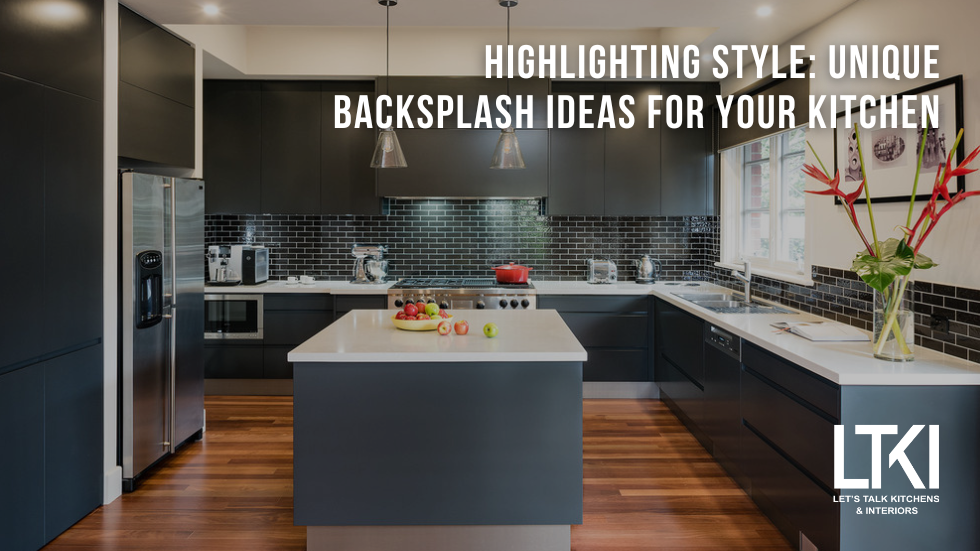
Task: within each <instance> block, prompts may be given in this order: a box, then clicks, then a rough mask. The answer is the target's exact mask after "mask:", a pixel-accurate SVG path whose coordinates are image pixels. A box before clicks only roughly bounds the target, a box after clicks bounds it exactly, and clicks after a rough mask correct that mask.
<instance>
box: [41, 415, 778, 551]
mask: <svg viewBox="0 0 980 551" xmlns="http://www.w3.org/2000/svg"><path fill="white" fill-rule="evenodd" d="M205 406H206V408H207V420H208V426H207V432H206V434H205V437H204V439H203V440H202V441H201V442H195V443H193V444H189V445H187V446H186V447H185V448H184V449H182V450H181V451H180V452H179V453H178V454H177V455H176V456H175V457H173V458H171V459H170V460H169V461H167V462H165V464H164V465H163V466H162V467H161V468H160V469H158V470H157V471H156V472H154V473H153V474H152V475H151V476H150V477H149V478H148V479H147V480H146V481H144V483H143V484H142V485H141V486H140V487H139V488H138V489H137V491H136V492H134V493H131V494H124V495H123V496H122V497H120V498H119V499H117V500H116V501H114V502H113V503H111V504H109V505H106V506H104V507H100V508H99V509H97V510H96V511H94V512H93V513H91V514H90V515H88V516H87V517H85V518H84V519H82V520H81V521H80V522H79V523H78V524H76V525H75V526H73V527H72V528H71V529H69V530H68V531H67V532H65V533H64V534H62V535H61V536H60V537H58V538H57V539H56V540H54V541H53V542H51V543H50V544H49V545H48V546H47V547H45V548H44V549H45V550H50V551H109V550H111V551H137V550H138V551H226V550H227V551H232V550H234V551H267V550H268V551H280V550H281V551H294V550H296V551H299V550H302V549H305V547H306V529H305V527H302V526H299V527H297V526H293V510H292V507H293V499H292V496H293V485H292V484H293V461H292V459H293V457H292V451H293V450H292V430H293V410H292V397H289V396H283V397H279V396H276V397H263V396H208V397H207V398H206V401H205ZM583 411H584V422H583V431H584V433H583V441H584V474H585V476H584V481H583V482H584V485H583V487H584V517H583V524H582V525H581V526H573V527H572V550H573V551H647V550H657V551H681V550H704V551H714V550H718V551H721V550H725V551H743V550H744V551H748V550H753V551H791V550H792V547H791V546H790V545H789V543H788V542H787V541H786V540H785V539H784V538H783V536H782V535H781V534H780V533H779V531H778V530H776V528H775V527H774V526H773V525H772V523H771V522H769V520H768V519H766V517H765V516H763V515H762V513H760V512H759V510H758V508H757V507H756V506H755V504H754V503H752V500H751V499H749V497H748V496H747V495H746V494H745V492H743V491H742V490H741V489H740V488H739V487H738V485H737V484H735V482H734V481H733V480H732V479H731V478H729V477H728V476H727V475H726V474H725V471H724V470H723V469H722V468H721V467H720V466H719V465H718V464H717V463H716V462H715V461H714V460H713V459H712V458H711V456H710V455H709V454H708V453H707V452H706V451H705V450H704V449H703V448H702V447H701V446H700V445H699V444H698V442H697V441H696V440H695V439H694V437H693V436H692V435H691V434H690V433H689V432H688V431H687V430H686V429H685V428H684V426H683V425H682V424H681V423H680V422H679V421H678V420H677V418H676V417H674V416H673V414H671V413H670V411H669V410H668V409H667V408H666V406H664V404H663V403H661V402H659V401H656V400H585V401H584V407H583ZM366 551H368V550H366ZM460 551H465V550H460ZM515 551H519V550H515Z"/></svg>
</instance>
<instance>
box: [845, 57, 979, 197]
mask: <svg viewBox="0 0 980 551" xmlns="http://www.w3.org/2000/svg"><path fill="white" fill-rule="evenodd" d="M926 95H928V96H935V97H936V98H937V99H938V104H939V113H938V119H939V120H938V121H936V122H935V123H932V124H930V125H928V127H926V126H927V125H925V124H923V120H922V114H923V110H922V105H921V104H922V100H921V97H922V96H926ZM906 96H908V97H909V99H908V100H904V99H903V98H905V97H906ZM895 98H896V99H895V100H892V99H891V97H889V98H888V100H887V102H886V103H885V108H886V110H890V109H891V108H893V106H892V105H891V103H892V101H897V102H901V104H902V105H896V106H894V107H895V108H898V119H899V121H901V116H902V111H903V106H904V105H906V101H907V106H908V108H910V109H914V110H915V113H916V114H915V119H916V126H917V127H916V128H901V127H900V128H889V127H886V126H885V124H886V121H885V120H883V118H882V116H881V114H882V113H881V111H882V105H880V103H881V102H880V101H879V102H876V103H875V104H874V106H873V107H866V108H865V113H866V116H868V115H870V116H874V117H875V121H876V122H877V124H878V126H877V127H876V128H869V129H864V128H859V131H860V133H861V151H862V152H863V154H864V168H865V171H867V174H868V182H869V186H870V188H871V202H872V203H879V202H880V203H888V202H899V201H901V202H905V201H908V200H909V199H910V198H911V196H912V183H913V181H914V180H915V169H916V165H917V163H918V161H919V146H920V145H921V144H922V133H923V132H926V141H925V149H924V152H923V154H922V172H921V173H920V175H919V187H918V190H917V193H916V199H917V200H919V199H922V200H927V199H929V197H930V196H931V194H932V184H933V182H934V181H935V177H936V170H937V168H938V167H939V166H940V165H941V164H943V163H944V162H945V160H946V157H947V155H948V154H949V148H951V147H953V143H954V142H955V141H956V133H957V132H959V130H960V128H963V76H962V75H957V76H955V77H951V78H947V79H944V80H941V81H938V82H935V83H932V84H928V85H926V86H922V87H919V88H915V89H913V90H908V91H905V92H902V93H900V94H896V95H895ZM845 115H846V111H841V112H840V113H838V114H837V128H836V130H835V133H834V158H835V163H834V164H835V165H836V167H837V169H838V170H839V171H840V174H841V188H842V189H844V190H845V191H848V192H849V191H852V190H854V189H855V188H856V186H857V185H858V184H859V183H860V182H861V164H860V160H859V157H858V146H857V135H856V134H855V132H854V127H853V124H854V122H856V121H859V120H860V119H859V117H860V116H861V113H860V107H855V108H854V109H852V110H851V127H848V126H847V125H846V124H845V120H846V119H845ZM909 120H912V117H909ZM889 126H890V125H889ZM898 126H901V123H900V124H899V125H898ZM964 141H965V139H964ZM965 149H966V146H965V145H964V144H963V142H961V143H960V146H959V148H958V150H957V152H956V162H957V163H959V162H962V161H963V158H964V156H965ZM965 186H966V182H965V180H964V178H963V177H962V176H960V177H958V178H957V181H956V183H955V188H956V191H957V192H959V191H963V190H964V189H965ZM950 187H954V186H952V185H951V186H950ZM950 191H951V192H952V191H953V190H952V189H951V190H950ZM837 202H838V203H840V199H839V198H838V199H837ZM857 202H858V203H864V202H865V200H864V199H863V197H862V199H860V200H858V201H857Z"/></svg>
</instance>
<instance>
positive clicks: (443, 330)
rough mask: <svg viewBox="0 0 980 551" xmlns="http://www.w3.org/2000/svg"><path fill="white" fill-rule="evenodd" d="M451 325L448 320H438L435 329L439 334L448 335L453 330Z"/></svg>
mask: <svg viewBox="0 0 980 551" xmlns="http://www.w3.org/2000/svg"><path fill="white" fill-rule="evenodd" d="M452 325H453V324H451V323H449V322H448V321H441V322H439V327H438V328H437V330H438V331H439V334H440V335H448V334H449V333H451V332H452V330H453V327H452Z"/></svg>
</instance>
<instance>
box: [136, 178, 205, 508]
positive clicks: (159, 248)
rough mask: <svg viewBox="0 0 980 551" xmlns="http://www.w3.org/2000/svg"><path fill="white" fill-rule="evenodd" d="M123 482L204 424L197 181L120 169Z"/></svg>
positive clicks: (200, 217)
mask: <svg viewBox="0 0 980 551" xmlns="http://www.w3.org/2000/svg"><path fill="white" fill-rule="evenodd" d="M119 220H120V223H121V226H122V227H121V228H120V237H121V247H120V254H121V258H120V262H119V269H120V272H121V273H120V276H121V277H120V280H121V293H120V295H121V296H120V301H119V306H120V319H119V327H120V340H119V349H120V355H121V357H120V362H119V365H120V377H119V382H120V400H119V403H120V404H121V411H120V415H119V423H120V443H119V444H120V445H119V452H120V461H121V464H122V469H123V488H124V490H127V491H132V490H134V489H135V487H136V485H137V484H138V482H139V480H140V477H141V475H142V474H143V473H144V472H145V471H146V470H147V469H148V468H150V467H152V466H153V465H155V464H156V463H157V462H159V461H160V460H161V459H163V458H165V457H166V456H168V455H170V454H172V453H174V451H175V450H176V449H177V447H178V446H180V445H181V444H182V443H185V442H187V441H188V440H193V439H197V438H200V436H201V434H202V430H203V427H204V182H203V181H201V180H191V179H183V178H170V177H166V176H157V175H152V174H140V173H136V172H123V173H121V175H120V216H119Z"/></svg>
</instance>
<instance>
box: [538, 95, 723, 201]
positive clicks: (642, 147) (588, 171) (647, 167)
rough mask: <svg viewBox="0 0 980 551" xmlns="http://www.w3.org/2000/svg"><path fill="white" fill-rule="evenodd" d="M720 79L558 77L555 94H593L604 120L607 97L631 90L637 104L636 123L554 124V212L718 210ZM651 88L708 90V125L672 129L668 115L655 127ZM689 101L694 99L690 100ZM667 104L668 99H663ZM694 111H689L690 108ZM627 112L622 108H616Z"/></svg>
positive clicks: (593, 118) (551, 192)
mask: <svg viewBox="0 0 980 551" xmlns="http://www.w3.org/2000/svg"><path fill="white" fill-rule="evenodd" d="M717 91H718V85H717V84H715V83H666V82H665V83H656V82H647V83H639V82H633V83H604V84H603V83H595V82H592V83H589V82H553V83H552V94H554V95H570V96H573V97H575V98H577V99H581V98H582V96H593V98H594V99H593V100H592V105H591V106H590V107H592V108H593V111H594V112H593V113H592V115H591V118H589V119H587V121H588V122H596V112H597V111H598V109H599V105H600V104H599V98H600V97H601V96H602V95H604V94H606V95H609V96H611V99H612V100H613V105H614V106H616V107H617V113H618V104H619V98H620V97H622V96H623V95H629V96H632V98H633V99H634V101H635V103H634V104H633V105H632V107H631V109H630V111H631V112H632V113H633V116H634V124H633V127H632V128H606V129H598V128H596V129H582V128H578V127H577V126H578V121H576V127H575V128H568V129H563V128H555V129H553V130H552V131H551V148H550V152H549V153H550V161H551V173H550V174H551V178H550V180H549V194H548V201H549V207H548V211H549V214H553V215H593V216H602V215H605V216H656V215H665V216H677V215H696V214H711V213H714V212H715V207H714V185H715V184H714V164H713V159H714V153H713V149H714V148H713V146H712V141H711V140H712V135H713V130H712V126H711V124H712V121H711V117H710V113H711V108H710V107H711V102H712V101H713V99H714V95H715V94H717V93H718V92H717ZM648 95H661V96H663V97H664V98H666V97H667V96H670V95H678V96H681V97H682V98H686V96H688V95H700V96H701V97H702V98H703V99H704V102H705V103H704V107H703V109H702V113H703V117H704V118H703V123H704V126H703V128H693V129H688V128H686V125H687V120H686V118H685V119H684V121H683V125H682V126H681V127H680V128H677V129H674V128H670V127H669V126H667V124H666V122H667V121H666V120H665V118H664V116H663V114H657V115H656V116H655V117H654V121H653V122H654V128H649V124H648V122H649V104H648V102H647V96H648ZM684 105H686V101H685V102H684ZM659 107H660V111H661V112H663V111H665V106H664V101H661V102H660V103H659ZM683 115H684V116H685V117H686V113H685V114H683ZM616 116H617V117H618V116H619V115H618V114H617V115H616Z"/></svg>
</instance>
